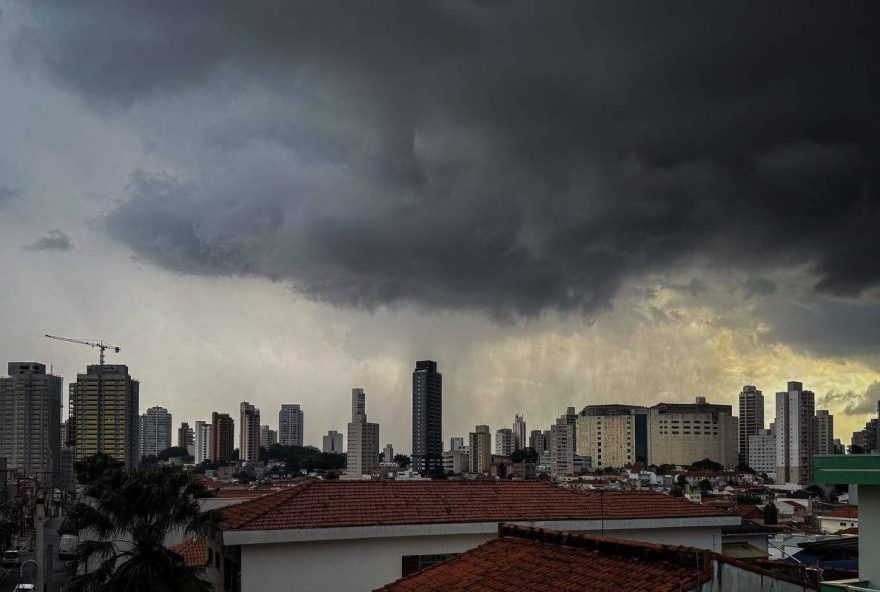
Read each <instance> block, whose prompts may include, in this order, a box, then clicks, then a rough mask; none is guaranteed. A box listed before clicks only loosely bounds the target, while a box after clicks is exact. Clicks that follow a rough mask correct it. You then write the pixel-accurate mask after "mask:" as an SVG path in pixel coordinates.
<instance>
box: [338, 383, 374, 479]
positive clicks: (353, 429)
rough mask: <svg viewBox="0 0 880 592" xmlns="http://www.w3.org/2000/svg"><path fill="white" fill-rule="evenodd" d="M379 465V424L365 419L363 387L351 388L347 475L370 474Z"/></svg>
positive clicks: (365, 407) (365, 403)
mask: <svg viewBox="0 0 880 592" xmlns="http://www.w3.org/2000/svg"><path fill="white" fill-rule="evenodd" d="M378 466H379V424H377V423H369V422H368V421H367V402H366V395H365V394H364V389H360V388H354V389H351V423H349V424H348V455H347V464H346V468H345V472H346V474H347V475H349V476H356V477H359V476H361V475H371V474H372V473H373V471H374V470H375V469H376V468H377V467H378Z"/></svg>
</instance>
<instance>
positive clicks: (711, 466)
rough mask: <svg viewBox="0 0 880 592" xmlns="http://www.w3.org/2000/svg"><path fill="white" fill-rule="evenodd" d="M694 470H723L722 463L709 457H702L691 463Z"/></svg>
mask: <svg viewBox="0 0 880 592" xmlns="http://www.w3.org/2000/svg"><path fill="white" fill-rule="evenodd" d="M691 468H693V469H694V470H695V471H712V472H718V471H723V470H724V465H722V464H721V463H719V462H715V461H714V460H712V459H710V458H704V459H703V460H698V461H697V462H695V463H694V464H692V465H691Z"/></svg>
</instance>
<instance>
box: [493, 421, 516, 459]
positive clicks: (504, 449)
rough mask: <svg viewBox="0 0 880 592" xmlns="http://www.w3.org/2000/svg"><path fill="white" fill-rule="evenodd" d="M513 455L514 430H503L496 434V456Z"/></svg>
mask: <svg viewBox="0 0 880 592" xmlns="http://www.w3.org/2000/svg"><path fill="white" fill-rule="evenodd" d="M512 453H513V430H511V429H510V428H501V429H500V430H498V431H497V432H495V454H497V455H499V456H510V455H511V454H512Z"/></svg>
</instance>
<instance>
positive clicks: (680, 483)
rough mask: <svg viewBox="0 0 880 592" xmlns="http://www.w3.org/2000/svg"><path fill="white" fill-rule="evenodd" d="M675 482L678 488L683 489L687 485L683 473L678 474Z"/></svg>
mask: <svg viewBox="0 0 880 592" xmlns="http://www.w3.org/2000/svg"><path fill="white" fill-rule="evenodd" d="M675 484H676V485H678V486H679V487H680V488H682V489H684V488H685V486H686V485H687V479H686V478H685V476H684V475H679V476H678V477H676V478H675Z"/></svg>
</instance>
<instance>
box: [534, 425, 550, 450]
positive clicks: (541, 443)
mask: <svg viewBox="0 0 880 592" xmlns="http://www.w3.org/2000/svg"><path fill="white" fill-rule="evenodd" d="M548 444H549V443H548V442H547V440H546V438H544V432H542V431H541V430H532V431H531V433H530V434H529V448H533V449H535V450H536V451H537V452H538V454H541V453H542V452H544V451H545V450H547V448H548Z"/></svg>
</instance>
